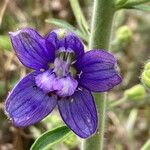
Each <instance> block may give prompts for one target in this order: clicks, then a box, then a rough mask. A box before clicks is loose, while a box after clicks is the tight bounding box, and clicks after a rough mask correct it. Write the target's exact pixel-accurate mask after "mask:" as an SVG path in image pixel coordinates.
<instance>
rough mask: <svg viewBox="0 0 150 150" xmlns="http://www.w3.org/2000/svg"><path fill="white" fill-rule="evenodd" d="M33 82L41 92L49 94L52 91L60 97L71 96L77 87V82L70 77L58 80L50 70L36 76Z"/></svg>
mask: <svg viewBox="0 0 150 150" xmlns="http://www.w3.org/2000/svg"><path fill="white" fill-rule="evenodd" d="M35 82H36V85H37V86H38V87H39V88H40V89H42V90H43V92H45V93H49V92H52V91H54V92H55V93H56V94H57V95H59V96H60V97H66V96H71V95H72V94H73V93H74V92H75V90H76V88H77V86H78V82H77V81H76V80H75V79H73V78H72V77H71V76H70V75H68V76H66V77H62V78H58V77H56V75H55V73H54V72H52V71H51V70H47V71H45V72H43V73H40V74H39V75H37V76H36V77H35Z"/></svg>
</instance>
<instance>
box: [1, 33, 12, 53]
mask: <svg viewBox="0 0 150 150" xmlns="http://www.w3.org/2000/svg"><path fill="white" fill-rule="evenodd" d="M0 48H2V49H4V50H10V49H11V44H10V41H9V38H8V36H5V35H1V36H0Z"/></svg>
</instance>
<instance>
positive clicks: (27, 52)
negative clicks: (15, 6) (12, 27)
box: [9, 28, 55, 70]
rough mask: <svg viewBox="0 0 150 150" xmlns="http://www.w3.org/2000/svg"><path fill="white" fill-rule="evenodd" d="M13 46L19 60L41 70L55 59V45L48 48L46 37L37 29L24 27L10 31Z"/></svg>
mask: <svg viewBox="0 0 150 150" xmlns="http://www.w3.org/2000/svg"><path fill="white" fill-rule="evenodd" d="M9 35H10V38H11V42H12V45H13V48H14V50H15V52H16V55H17V56H18V58H19V60H20V61H21V62H22V63H23V64H24V65H25V66H27V67H29V68H32V69H35V70H40V69H41V68H43V69H46V68H47V67H48V63H49V62H52V61H53V60H54V53H55V52H54V46H52V43H49V44H50V45H51V47H49V49H47V48H46V45H45V39H44V38H43V37H41V36H40V35H39V34H38V33H37V32H36V31H35V30H33V29H31V28H24V29H21V30H18V31H16V32H9Z"/></svg>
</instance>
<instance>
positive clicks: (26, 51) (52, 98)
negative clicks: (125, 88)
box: [5, 28, 121, 138]
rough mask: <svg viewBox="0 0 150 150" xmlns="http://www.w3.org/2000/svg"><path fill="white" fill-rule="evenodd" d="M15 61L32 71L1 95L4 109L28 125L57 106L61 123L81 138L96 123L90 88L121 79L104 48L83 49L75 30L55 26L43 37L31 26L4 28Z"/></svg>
mask: <svg viewBox="0 0 150 150" xmlns="http://www.w3.org/2000/svg"><path fill="white" fill-rule="evenodd" d="M9 35H10V38H11V42H12V45H13V48H14V50H15V53H16V55H17V57H18V58H19V60H20V61H21V62H22V64H24V65H25V66H27V67H29V68H31V69H33V70H34V71H33V72H32V73H30V74H28V75H27V76H26V77H24V78H23V79H21V81H19V83H18V84H17V85H16V86H15V87H14V88H13V90H12V91H11V92H10V93H9V95H8V97H7V100H6V108H5V109H6V114H7V115H8V116H9V118H10V119H11V120H12V122H13V124H14V125H15V126H18V127H24V126H29V125H32V124H34V123H36V122H38V121H40V120H42V119H43V118H44V117H46V116H47V115H48V114H49V113H50V112H51V111H52V110H53V109H54V107H55V106H56V105H57V106H58V110H59V112H60V115H61V117H62V119H63V120H64V122H65V123H66V125H67V126H68V127H69V128H70V129H71V130H72V131H73V132H75V133H76V134H77V135H78V136H80V137H81V138H87V137H89V136H90V135H92V134H93V133H94V132H95V131H96V128H97V124H98V121H97V111H96V106H95V103H94V100H93V96H92V94H91V92H105V91H108V90H110V89H112V88H113V87H114V86H115V85H117V84H119V83H120V82H121V77H120V76H119V75H118V72H117V71H116V69H115V66H116V59H115V58H114V56H113V55H111V54H110V53H108V52H106V51H104V50H91V51H89V52H86V53H85V52H84V46H83V44H82V42H81V40H80V39H79V37H77V36H76V35H75V34H74V33H72V32H69V31H67V30H64V29H57V30H54V31H52V32H50V33H48V35H46V36H45V37H42V36H40V35H39V34H38V33H37V32H36V31H35V30H33V29H31V28H25V29H21V30H19V31H17V32H10V33H9Z"/></svg>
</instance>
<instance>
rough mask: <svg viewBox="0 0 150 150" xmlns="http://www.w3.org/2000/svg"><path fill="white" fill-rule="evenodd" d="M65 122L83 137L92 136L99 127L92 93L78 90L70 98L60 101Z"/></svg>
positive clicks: (60, 109)
mask: <svg viewBox="0 0 150 150" xmlns="http://www.w3.org/2000/svg"><path fill="white" fill-rule="evenodd" d="M58 109H59V111H60V114H61V116H62V119H63V120H64V122H65V123H66V124H67V125H68V126H69V128H70V129H71V130H73V132H75V133H76V134H77V135H78V136H80V137H81V138H87V137H89V136H91V135H92V134H93V133H94V132H95V131H96V129H97V111H96V106H95V103H94V100H93V97H92V95H91V93H90V92H89V91H88V90H83V91H81V90H78V91H76V92H75V93H74V95H73V96H72V97H70V98H69V99H65V98H63V99H61V100H59V101H58Z"/></svg>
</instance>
